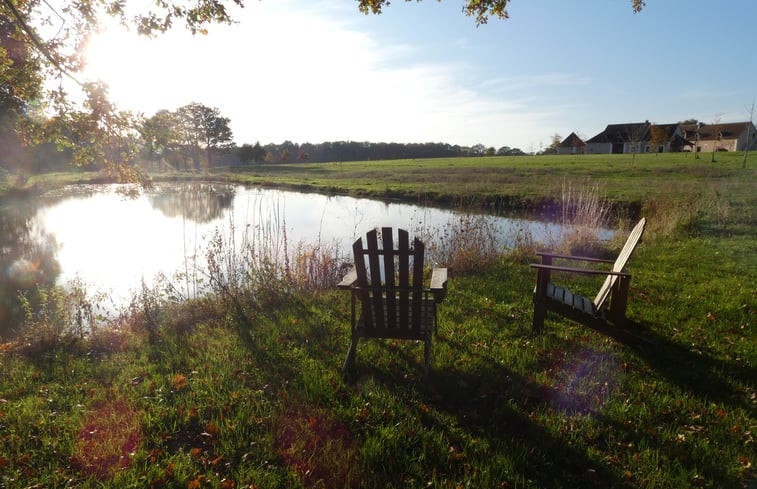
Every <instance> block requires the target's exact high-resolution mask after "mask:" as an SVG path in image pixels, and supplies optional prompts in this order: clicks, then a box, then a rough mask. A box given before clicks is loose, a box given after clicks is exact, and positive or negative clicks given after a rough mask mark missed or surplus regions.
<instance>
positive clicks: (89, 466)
mask: <svg viewBox="0 0 757 489" xmlns="http://www.w3.org/2000/svg"><path fill="white" fill-rule="evenodd" d="M716 156H717V159H718V161H717V162H716V163H714V164H713V163H710V160H709V158H710V155H702V158H701V159H699V160H694V159H693V156H691V155H688V156H686V155H672V156H669V155H659V156H657V155H641V156H638V157H637V159H636V164H635V166H633V165H632V164H631V163H632V162H631V158H630V156H629V157H626V156H609V155H607V156H603V157H575V158H573V157H543V158H542V157H534V158H524V157H521V158H477V159H464V160H428V161H402V162H368V163H332V164H313V165H279V166H261V167H256V168H254V169H252V170H250V171H247V172H244V173H234V174H232V173H228V172H219V173H217V174H216V175H214V177H215V178H223V179H225V180H231V181H249V182H255V183H265V184H271V185H286V186H292V187H295V188H309V189H312V190H320V191H332V192H339V193H351V194H354V195H361V194H365V195H371V196H375V197H384V198H387V197H390V198H397V197H403V198H406V199H412V200H414V201H416V200H423V199H428V200H431V201H434V202H449V203H454V202H459V203H463V204H465V203H470V202H471V201H472V200H476V201H478V202H505V203H508V202H509V203H512V204H518V205H514V206H513V207H519V206H523V207H528V208H531V210H534V209H535V210H539V207H540V206H544V205H545V203H556V202H558V201H559V200H560V199H559V196H560V194H561V193H562V192H563V191H564V189H565V188H566V185H573V186H575V187H585V186H587V185H590V186H596V187H597V188H599V189H600V192H601V195H602V197H603V198H604V199H606V200H607V201H608V202H610V203H613V204H615V206H616V207H615V208H616V210H617V211H618V212H619V213H620V214H622V215H621V216H620V217H623V216H625V217H629V218H633V219H635V218H636V217H638V215H645V216H647V218H648V219H649V220H650V232H649V233H648V234H647V235H646V237H645V240H644V242H643V243H642V244H641V245H640V246H639V248H638V250H637V252H636V253H635V254H634V256H633V258H632V259H631V262H630V265H629V271H630V272H631V273H632V274H633V281H632V290H631V295H630V305H629V312H628V315H629V316H630V317H631V318H632V319H633V320H634V321H635V322H637V323H639V325H640V327H641V328H642V329H641V332H640V334H642V335H643V336H645V337H646V338H647V339H648V340H649V341H650V344H649V345H646V346H643V347H633V346H630V345H625V344H622V343H620V342H618V341H615V340H612V339H610V338H608V337H606V336H603V335H600V334H598V333H595V332H593V331H591V330H588V329H587V328H585V327H583V326H580V325H578V324H576V323H572V322H569V321H566V320H563V319H560V318H558V317H551V316H550V317H549V318H548V320H547V324H546V328H545V331H544V332H543V333H542V334H539V335H537V334H534V333H533V332H532V331H531V328H530V324H531V314H532V305H531V290H532V288H533V283H534V278H535V277H534V273H533V271H532V269H531V268H530V267H529V266H528V263H529V262H531V261H533V260H535V257H534V256H533V253H532V252H533V247H532V244H531V243H528V242H526V243H524V244H523V246H522V247H521V248H519V249H517V250H514V251H511V252H508V253H503V254H502V255H501V256H498V257H496V258H495V259H494V261H492V262H487V263H481V264H479V266H472V267H470V269H469V270H467V271H465V272H464V273H463V272H459V271H458V272H457V273H453V274H452V275H451V277H450V281H449V291H448V296H447V299H446V300H445V302H444V303H443V304H442V305H441V306H440V309H439V324H440V325H439V332H438V335H437V336H436V337H435V338H434V346H433V364H432V365H433V366H432V368H433V371H432V374H431V376H430V378H429V379H427V380H424V378H423V375H422V372H423V360H422V358H423V348H422V345H420V344H414V343H410V342H398V341H366V342H363V343H361V346H360V348H359V350H358V356H357V363H356V369H355V372H354V373H353V374H352V375H351V376H350V377H348V378H346V379H345V378H342V376H341V375H340V366H341V362H342V360H343V358H344V355H345V354H346V352H347V347H348V342H349V338H348V328H349V297H348V296H347V294H344V293H340V292H339V291H335V290H333V289H332V288H330V287H325V288H315V287H310V286H308V284H307V280H306V279H307V277H304V279H305V281H304V282H296V283H294V282H291V281H287V280H280V279H277V278H275V277H273V276H270V275H267V274H266V273H267V272H266V271H265V270H264V269H261V270H257V272H258V273H257V274H256V275H254V277H253V278H254V280H253V282H254V286H252V287H235V288H233V289H230V288H226V289H223V288H219V289H218V290H219V293H218V295H217V296H213V297H210V298H208V299H205V300H199V301H194V302H190V303H177V302H174V301H172V300H171V298H170V291H167V290H166V289H165V288H156V289H153V290H147V291H144V293H143V294H141V295H140V296H139V297H136V298H135V302H134V306H133V307H132V309H131V310H130V311H128V314H125V315H124V316H123V317H121V318H120V319H119V320H118V321H117V322H116V324H113V325H110V326H109V327H107V328H100V329H98V330H96V331H95V334H92V335H91V336H89V337H87V338H80V337H79V336H76V335H67V334H64V333H61V331H62V330H63V329H64V328H62V327H61V324H59V323H56V321H59V318H60V317H63V316H64V315H60V314H58V315H56V314H48V315H47V316H36V318H35V319H34V320H32V321H30V325H29V328H30V332H29V334H27V335H26V336H25V337H24V338H23V340H22V341H15V342H10V343H6V344H3V345H0V372H2V376H1V377H0V487H8V488H11V487H13V488H15V487H18V488H27V487H188V488H202V487H223V488H232V487H233V488H242V487H258V488H267V487H306V488H335V487H368V488H374V487H375V488H379V487H382V488H385V487H390V488H400V487H403V488H417V487H440V488H441V487H444V488H447V487H448V488H463V487H477V488H478V487H481V488H545V489H546V488H578V487H581V488H612V487H617V488H634V487H638V488H670V489H673V488H682V487H686V488H688V487H692V488H697V487H710V488H733V489H742V488H747V489H753V488H754V487H756V486H757V470H756V469H755V464H757V449H756V448H755V440H754V437H755V433H757V431H756V430H757V334H756V333H757V331H756V328H757V321H756V318H757V314H756V313H757V301H756V300H755V298H756V296H757V286H756V285H755V284H757V259H756V258H755V257H757V240H756V239H755V237H756V236H757V232H756V231H755V230H756V229H757V222H756V220H757V197H756V195H757V192H756V191H755V190H757V178H756V176H757V175H755V168H756V167H757V157H755V159H752V160H750V162H749V163H748V167H747V169H742V168H741V155H739V154H717V155H716ZM159 177H160V178H176V176H169V175H162V176H159ZM46 178H50V177H46ZM48 184H49V183H46V182H45V181H44V180H43V179H39V180H36V181H32V182H30V183H29V185H48ZM524 203H528V205H522V204H524ZM614 246H615V248H614V249H610V250H607V251H608V253H613V252H617V244H615V245H614ZM308 256H311V257H312V256H313V255H308ZM334 265H335V264H333V263H326V264H325V265H324V266H334ZM566 280H567V279H566ZM569 284H570V285H571V287H573V288H574V289H576V290H578V291H581V292H585V293H587V294H589V293H590V292H591V291H592V290H596V288H597V287H598V284H596V283H594V282H592V281H588V280H576V281H573V282H569ZM56 300H57V299H56V296H55V293H51V295H50V297H49V299H48V304H49V306H50V307H49V308H48V309H49V310H51V311H52V310H54V309H55V307H53V306H54V305H55V304H56ZM61 303H62V301H61ZM66 317H69V318H70V317H71V316H66ZM56 318H57V319H56Z"/></svg>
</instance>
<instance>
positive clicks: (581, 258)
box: [536, 251, 615, 263]
mask: <svg viewBox="0 0 757 489" xmlns="http://www.w3.org/2000/svg"><path fill="white" fill-rule="evenodd" d="M536 255H537V256H549V257H552V258H559V259H562V260H576V261H591V262H596V263H615V260H607V259H604V258H591V257H588V256H573V255H558V254H556V253H549V252H546V251H537V252H536Z"/></svg>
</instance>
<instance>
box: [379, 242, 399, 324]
mask: <svg viewBox="0 0 757 489" xmlns="http://www.w3.org/2000/svg"><path fill="white" fill-rule="evenodd" d="M381 244H382V249H383V253H384V285H385V286H386V289H387V293H386V327H387V328H390V329H395V328H396V327H397V297H396V294H395V293H394V290H395V289H394V287H395V285H394V275H395V270H394V255H395V251H394V240H393V237H392V228H381Z"/></svg>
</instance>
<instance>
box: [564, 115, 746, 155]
mask: <svg viewBox="0 0 757 489" xmlns="http://www.w3.org/2000/svg"><path fill="white" fill-rule="evenodd" d="M569 137H570V136H569ZM561 145H562V143H561ZM747 148H748V149H750V150H757V129H755V126H754V124H753V123H751V122H732V123H727V124H702V123H698V124H651V123H650V122H649V121H644V122H636V123H626V124H608V125H607V127H606V128H605V130H604V131H602V132H600V133H599V134H597V135H596V136H594V137H593V138H591V139H589V140H588V141H586V150H585V152H586V154H622V153H650V152H654V153H668V152H678V151H743V150H745V149H747ZM558 154H566V153H564V152H560V151H559V149H558Z"/></svg>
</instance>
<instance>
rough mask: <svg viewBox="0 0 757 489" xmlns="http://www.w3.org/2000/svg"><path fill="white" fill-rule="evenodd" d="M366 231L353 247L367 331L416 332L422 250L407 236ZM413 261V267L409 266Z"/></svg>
mask: <svg viewBox="0 0 757 489" xmlns="http://www.w3.org/2000/svg"><path fill="white" fill-rule="evenodd" d="M380 236H381V239H380V240H379V233H378V230H375V229H374V230H372V231H369V232H368V233H367V234H366V235H365V241H363V238H359V239H357V240H356V241H355V243H354V244H353V245H352V251H353V254H354V256H355V265H356V267H355V268H356V272H357V287H356V291H357V295H358V297H359V298H360V303H361V305H362V310H363V314H362V316H363V325H364V327H365V328H367V329H372V328H376V329H388V330H391V329H398V330H400V331H409V330H410V329H412V328H419V327H420V324H421V315H422V314H423V290H424V289H423V260H424V254H425V247H424V245H423V243H422V242H421V241H420V240H419V239H418V238H415V239H414V240H413V242H412V246H411V243H410V237H409V235H408V232H407V231H405V230H404V229H398V230H397V235H396V240H395V236H393V235H392V228H382V229H381V234H380ZM411 259H412V263H411V262H410V261H411Z"/></svg>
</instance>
